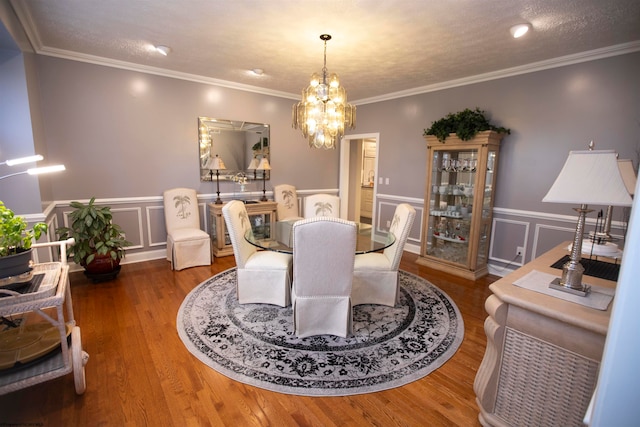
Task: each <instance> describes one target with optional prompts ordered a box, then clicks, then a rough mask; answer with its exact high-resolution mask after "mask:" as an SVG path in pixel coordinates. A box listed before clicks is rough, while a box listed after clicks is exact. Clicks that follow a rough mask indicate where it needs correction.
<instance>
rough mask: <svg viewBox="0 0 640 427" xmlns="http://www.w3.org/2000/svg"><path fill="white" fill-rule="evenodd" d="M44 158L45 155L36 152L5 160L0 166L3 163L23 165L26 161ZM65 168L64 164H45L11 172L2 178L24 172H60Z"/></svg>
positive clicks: (36, 173)
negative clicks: (31, 154) (32, 154)
mask: <svg viewBox="0 0 640 427" xmlns="http://www.w3.org/2000/svg"><path fill="white" fill-rule="evenodd" d="M42 159H44V157H42V156H41V155H40V154H36V155H34V156H28V157H20V158H19V159H11V160H5V161H4V162H0V166H1V165H7V166H15V165H21V164H24V163H32V162H39V161H40V160H42ZM63 170H65V167H64V165H53V166H43V167H39V168H31V169H27V170H25V171H20V172H14V173H10V174H8V175H3V176H0V179H5V178H9V177H12V176H16V175H22V174H29V175H40V174H43V173H51V172H59V171H63Z"/></svg>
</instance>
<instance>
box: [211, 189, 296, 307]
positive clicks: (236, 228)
mask: <svg viewBox="0 0 640 427" xmlns="http://www.w3.org/2000/svg"><path fill="white" fill-rule="evenodd" d="M222 216H223V217H224V222H225V225H226V226H227V231H228V232H229V238H230V239H231V245H232V246H233V255H234V256H235V259H236V266H237V282H236V292H237V294H238V302H239V303H240V304H250V303H263V304H274V305H279V306H281V307H286V306H288V305H289V304H290V301H291V263H292V259H293V258H292V256H291V255H288V254H282V253H279V252H273V251H258V248H256V247H255V246H253V245H252V244H251V243H249V242H247V241H246V239H245V238H244V236H245V234H246V233H247V231H248V230H250V229H251V224H250V223H249V215H248V214H247V209H246V207H245V205H244V203H242V202H241V201H239V200H233V201H231V202H229V203H227V204H225V205H224V206H223V207H222Z"/></svg>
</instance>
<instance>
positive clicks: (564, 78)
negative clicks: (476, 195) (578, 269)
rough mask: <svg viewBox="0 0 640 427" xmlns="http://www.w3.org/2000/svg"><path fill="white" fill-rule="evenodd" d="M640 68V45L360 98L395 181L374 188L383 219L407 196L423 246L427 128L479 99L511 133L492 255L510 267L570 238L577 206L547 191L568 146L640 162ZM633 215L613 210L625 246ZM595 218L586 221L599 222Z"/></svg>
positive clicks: (362, 114)
mask: <svg viewBox="0 0 640 427" xmlns="http://www.w3.org/2000/svg"><path fill="white" fill-rule="evenodd" d="M638 75H640V53H633V54H628V55H623V56H616V57H611V58H607V59H600V60H596V61H591V62H585V63H581V64H574V65H569V66H565V67H560V68H555V69H550V70H545V71H539V72H535V73H529V74H524V75H519V76H513V77H508V78H502V79H499V80H494V81H488V82H483V83H477V84H472V85H467V86H463V87H457V88H452V89H447V90H441V91H437V92H431V93H424V94H420V95H414V96H408V97H405V98H400V99H394V100H389V101H384V102H378V103H373V104H368V105H362V106H359V107H358V128H357V132H358V133H359V134H360V133H362V134H364V133H371V132H379V133H380V148H379V149H380V156H379V160H378V162H379V163H378V165H379V170H378V176H379V177H382V178H389V185H386V184H381V183H380V181H378V183H377V186H376V189H377V192H378V194H377V198H376V206H375V210H376V212H377V218H376V223H377V226H378V227H381V226H382V225H383V224H385V223H386V221H387V220H388V219H389V218H390V217H391V216H392V214H393V209H394V207H395V205H396V204H397V203H399V202H402V201H408V202H410V203H412V204H414V205H415V206H416V209H418V215H419V217H418V219H417V220H416V225H414V228H413V230H412V232H411V234H410V236H409V240H408V242H409V244H410V245H413V247H414V249H415V248H418V247H419V245H420V231H421V230H420V227H421V226H422V224H421V223H420V217H421V216H423V213H424V212H423V209H422V207H421V204H422V201H423V198H424V191H425V178H426V176H425V174H426V155H427V154H426V153H427V149H426V142H425V140H424V138H423V137H422V134H423V130H424V129H425V128H427V127H429V126H430V125H431V123H432V122H433V121H434V120H437V119H439V118H441V117H443V116H444V115H446V114H447V113H450V112H455V111H460V110H462V109H464V108H475V107H479V108H481V109H483V110H485V111H486V112H487V113H488V115H489V116H490V117H491V118H492V120H493V122H494V124H496V125H498V126H505V127H508V128H510V129H511V131H512V132H511V135H507V136H505V138H504V139H503V141H502V144H501V149H500V160H499V166H498V177H497V184H496V194H495V206H496V208H495V210H494V224H493V233H494V235H493V238H492V245H491V247H490V253H489V259H490V263H491V264H493V265H495V266H498V269H494V270H493V271H492V272H494V273H496V274H505V273H506V272H508V271H504V270H501V269H502V268H505V267H506V268H510V269H512V268H516V267H518V266H520V265H522V264H524V263H525V262H527V261H529V260H531V259H533V258H535V257H536V256H538V255H540V254H541V253H543V252H545V251H547V250H549V249H551V248H552V247H555V246H556V245H557V244H558V243H560V242H562V241H566V240H572V239H573V232H574V231H575V223H576V221H575V220H576V216H575V213H574V211H573V210H572V208H573V206H569V205H563V204H550V203H542V198H543V197H544V195H545V194H546V192H547V191H548V189H549V188H550V187H551V184H552V183H553V181H554V180H555V178H556V176H557V175H558V173H559V171H560V169H561V168H562V166H563V164H564V162H565V160H566V158H567V155H568V152H569V151H571V150H585V149H587V146H588V143H589V142H590V141H591V140H593V141H594V142H595V143H596V149H614V150H615V151H617V152H618V153H619V155H620V158H631V159H632V160H633V161H634V164H635V166H636V168H637V167H638V160H639V157H638V156H639V155H640V79H638V77H637V76H638ZM385 182H386V181H385ZM590 208H596V209H599V208H604V207H598V206H590ZM625 215H628V210H624V209H622V208H616V209H614V223H613V226H612V235H613V236H614V237H616V238H618V239H620V241H619V242H618V244H619V245H620V246H624V240H623V237H624V230H623V228H624V226H625V224H624V222H623V221H622V220H623V219H624V217H625ZM592 216H593V217H592V218H589V219H588V221H587V227H593V224H594V221H595V214H594V215H592ZM591 229H592V228H591ZM518 246H523V247H524V248H525V253H524V256H521V257H518V256H515V254H516V248H517V247H518Z"/></svg>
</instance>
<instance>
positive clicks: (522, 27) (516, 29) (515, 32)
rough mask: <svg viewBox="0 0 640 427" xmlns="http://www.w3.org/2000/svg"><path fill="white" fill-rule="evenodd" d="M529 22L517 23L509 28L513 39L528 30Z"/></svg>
mask: <svg viewBox="0 0 640 427" xmlns="http://www.w3.org/2000/svg"><path fill="white" fill-rule="evenodd" d="M530 29H531V24H518V25H514V26H513V27H511V29H510V30H509V31H510V32H511V35H512V36H513V38H514V39H518V38H520V37H522V36H524V35H525V34H527V33H528V32H529V30H530Z"/></svg>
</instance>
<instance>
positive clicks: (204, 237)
mask: <svg viewBox="0 0 640 427" xmlns="http://www.w3.org/2000/svg"><path fill="white" fill-rule="evenodd" d="M163 200H164V220H165V226H166V228H167V260H169V262H171V269H172V270H182V269H184V268H189V267H195V266H198V265H211V260H212V259H211V238H210V237H209V234H207V232H205V231H204V230H202V229H201V228H200V210H199V207H198V196H197V194H196V190H194V189H191V188H173V189H171V190H167V191H165V192H164V193H163Z"/></svg>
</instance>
